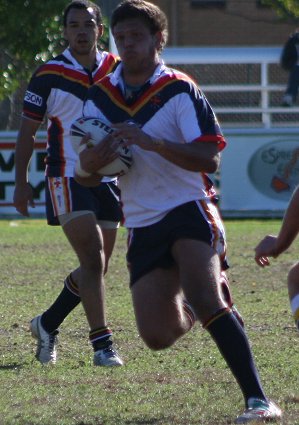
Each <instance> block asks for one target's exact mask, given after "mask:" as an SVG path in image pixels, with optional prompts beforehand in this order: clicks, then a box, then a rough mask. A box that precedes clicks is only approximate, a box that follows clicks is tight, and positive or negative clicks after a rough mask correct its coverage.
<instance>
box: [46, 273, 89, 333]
mask: <svg viewBox="0 0 299 425" xmlns="http://www.w3.org/2000/svg"><path fill="white" fill-rule="evenodd" d="M67 279H69V277H68V278H67ZM80 302H81V298H80V297H79V296H78V295H75V294H74V293H73V292H71V291H70V290H69V289H68V287H67V285H65V286H64V288H63V290H62V291H61V292H60V294H59V296H58V297H57V299H56V301H55V302H54V303H53V304H52V305H51V307H50V308H48V310H46V311H45V312H44V313H43V314H42V317H41V324H42V327H43V328H44V329H45V331H46V332H48V333H52V332H54V331H55V330H56V329H58V328H59V326H60V325H61V323H62V322H63V321H64V319H65V318H66V317H67V316H68V315H69V313H70V312H71V311H72V310H74V308H75V307H77V305H78V304H80Z"/></svg>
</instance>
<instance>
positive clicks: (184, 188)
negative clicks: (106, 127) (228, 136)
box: [83, 63, 226, 228]
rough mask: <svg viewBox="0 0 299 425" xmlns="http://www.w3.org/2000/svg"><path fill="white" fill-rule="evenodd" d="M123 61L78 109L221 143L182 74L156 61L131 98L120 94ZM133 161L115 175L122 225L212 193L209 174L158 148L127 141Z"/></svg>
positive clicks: (205, 106) (138, 223)
mask: <svg viewBox="0 0 299 425" xmlns="http://www.w3.org/2000/svg"><path fill="white" fill-rule="evenodd" d="M121 75H122V65H120V66H119V67H118V68H117V69H116V70H115V71H114V72H113V73H111V74H110V75H107V76H106V77H104V78H103V79H102V80H100V81H99V82H98V83H97V84H95V85H94V86H93V87H92V88H91V89H90V90H89V92H88V96H87V100H86V102H85V105H84V109H83V113H84V115H86V116H88V115H90V116H97V117H98V118H100V119H102V120H104V121H106V122H107V124H110V123H117V122H124V121H132V122H135V123H136V124H137V125H139V126H140V127H141V128H142V130H143V131H144V132H145V133H147V134H149V135H150V136H152V137H154V138H158V139H165V140H169V141H172V142H176V143H190V142H194V141H198V142H207V143H210V142H214V143H217V144H218V147H219V150H222V149H223V148H224V146H225V144H226V142H225V140H224V137H223V135H222V133H221V130H220V128H219V124H218V122H217V119H216V117H215V114H214V112H213V110H212V109H211V107H210V105H209V103H208V101H207V100H206V98H205V96H204V95H203V93H202V92H201V91H200V89H199V88H198V87H197V85H196V84H195V83H194V81H193V80H191V78H190V77H188V76H187V75H186V74H184V73H182V72H179V71H177V70H174V69H171V68H168V67H166V66H165V65H164V64H163V63H161V64H160V65H159V66H158V67H157V68H156V70H155V73H154V75H153V76H152V77H151V79H150V80H149V81H148V82H147V84H146V85H145V86H144V90H143V92H142V93H141V94H140V95H139V96H138V98H137V99H136V100H135V101H134V102H133V103H132V102H130V103H128V102H127V101H126V99H125V97H124V87H123V86H124V83H123V80H122V77H121ZM131 149H132V155H133V165H132V167H131V168H130V171H129V172H128V173H127V174H126V175H124V176H122V177H120V179H119V187H120V189H121V201H122V205H123V212H124V218H125V221H124V225H125V226H126V227H129V228H133V227H143V226H148V225H150V224H153V223H156V222H158V221H159V220H161V219H162V218H163V217H164V216H165V215H166V214H167V212H169V211H170V210H172V209H173V208H175V207H176V206H178V205H181V204H183V203H186V202H189V201H193V200H201V199H209V198H211V197H212V196H214V195H215V191H214V189H213V185H212V183H211V180H210V179H209V178H208V176H207V175H206V174H204V173H200V172H192V171H187V170H184V169H183V168H181V167H179V166H177V165H175V164H173V163H172V162H170V161H167V160H166V159H164V158H163V157H162V156H160V155H159V154H158V153H155V152H150V151H145V150H143V149H141V148H140V147H138V146H136V145H133V146H131Z"/></svg>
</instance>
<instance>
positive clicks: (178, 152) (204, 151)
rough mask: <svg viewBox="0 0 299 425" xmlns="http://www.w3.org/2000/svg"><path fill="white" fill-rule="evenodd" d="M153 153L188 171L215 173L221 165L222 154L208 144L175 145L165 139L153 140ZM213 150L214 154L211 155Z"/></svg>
mask: <svg viewBox="0 0 299 425" xmlns="http://www.w3.org/2000/svg"><path fill="white" fill-rule="evenodd" d="M152 143H153V147H152V149H151V150H152V151H153V152H157V153H158V154H159V155H161V156H163V158H165V159H167V160H168V161H170V162H172V163H173V164H175V165H177V166H179V167H181V168H184V169H185V170H188V171H198V172H203V173H215V172H216V171H217V169H218V166H219V163H220V154H219V153H218V152H217V148H216V145H215V149H213V147H212V149H211V146H209V145H208V143H205V144H203V143H198V142H194V143H185V144H179V143H173V142H169V141H166V140H164V139H156V138H152ZM211 150H213V152H212V153H211Z"/></svg>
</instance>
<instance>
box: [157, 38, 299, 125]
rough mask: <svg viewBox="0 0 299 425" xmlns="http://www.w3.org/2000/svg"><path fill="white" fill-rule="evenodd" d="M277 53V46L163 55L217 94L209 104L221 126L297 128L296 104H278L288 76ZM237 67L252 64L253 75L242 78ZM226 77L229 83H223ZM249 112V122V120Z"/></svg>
mask: <svg viewBox="0 0 299 425" xmlns="http://www.w3.org/2000/svg"><path fill="white" fill-rule="evenodd" d="M280 54H281V47H276V46H274V47H271V46H270V47H268V46H265V47H235V48H233V47H199V48H196V47H179V48H166V49H165V50H164V52H163V54H162V58H163V59H164V61H165V62H166V64H167V65H169V66H173V67H176V68H178V69H180V68H181V69H182V70H183V71H186V68H187V73H188V71H189V72H190V69H191V70H192V73H193V76H195V79H196V80H197V81H198V82H199V84H200V86H201V89H202V90H203V92H204V93H205V94H206V95H207V97H208V98H209V96H213V95H216V94H217V95H218V100H217V101H213V102H212V106H213V109H214V111H215V112H216V114H217V116H218V117H219V116H221V117H222V119H221V122H222V124H224V126H230V127H239V126H240V125H241V126H244V125H247V126H249V127H252V126H255V127H260V128H267V129H269V128H273V127H285V126H287V127H296V126H298V123H299V106H294V107H287V108H286V107H284V106H281V99H282V96H283V93H284V91H285V89H286V84H287V78H288V75H287V74H286V72H285V71H283V70H282V69H281V68H280V66H279V59H280ZM240 66H243V67H244V66H245V67H246V66H247V67H248V69H249V67H252V66H253V67H254V73H255V77H254V78H251V79H248V77H246V78H244V79H243V81H242V77H240V73H239V70H240ZM188 67H189V68H188ZM190 67H192V68H190ZM234 67H235V68H234ZM206 68H208V69H206ZM214 70H215V71H214ZM206 74H208V75H206ZM246 75H248V73H247V74H246ZM228 77H229V78H228ZM226 80H229V83H225V81H226ZM234 80H235V81H234ZM221 94H223V95H225V96H226V100H225V101H224V102H223V104H221V100H220V101H219V98H221ZM245 94H247V95H249V94H252V95H253V96H254V97H255V100H254V101H251V102H250V101H249V102H248V103H247V104H246V102H245V103H244V99H242V100H241V97H242V96H243V97H244V95H245ZM250 115H251V116H252V117H253V120H252V122H250V120H248V117H249V116H250ZM245 117H247V119H245V120H244V118H245ZM248 121H249V122H248Z"/></svg>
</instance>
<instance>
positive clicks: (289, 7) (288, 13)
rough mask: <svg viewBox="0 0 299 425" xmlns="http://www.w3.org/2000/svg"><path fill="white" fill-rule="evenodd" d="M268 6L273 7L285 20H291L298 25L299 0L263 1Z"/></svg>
mask: <svg viewBox="0 0 299 425" xmlns="http://www.w3.org/2000/svg"><path fill="white" fill-rule="evenodd" d="M262 2H263V3H264V4H266V5H269V6H272V7H273V8H274V9H275V10H276V11H277V12H278V14H279V15H280V16H281V17H283V18H289V19H292V20H293V21H294V23H297V24H298V18H299V0H262Z"/></svg>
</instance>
